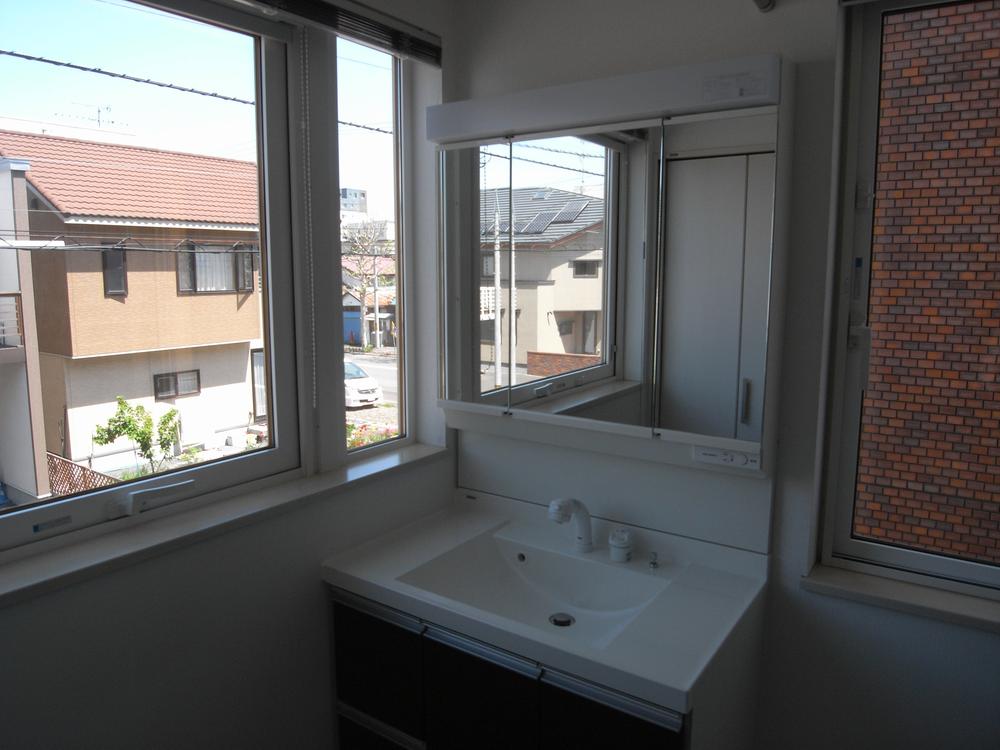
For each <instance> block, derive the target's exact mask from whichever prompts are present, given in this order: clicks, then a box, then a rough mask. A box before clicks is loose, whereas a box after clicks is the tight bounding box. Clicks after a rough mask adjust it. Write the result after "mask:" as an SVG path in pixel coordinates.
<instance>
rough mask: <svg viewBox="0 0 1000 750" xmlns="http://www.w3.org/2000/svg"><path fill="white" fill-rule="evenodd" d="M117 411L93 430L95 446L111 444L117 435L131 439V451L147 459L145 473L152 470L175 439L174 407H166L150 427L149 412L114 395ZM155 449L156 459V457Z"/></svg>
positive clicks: (156, 467)
mask: <svg viewBox="0 0 1000 750" xmlns="http://www.w3.org/2000/svg"><path fill="white" fill-rule="evenodd" d="M117 401H118V410H117V411H116V412H115V414H114V416H113V417H111V419H109V420H108V423H107V424H106V425H104V426H103V427H102V426H98V427H97V430H96V432H94V442H95V443H97V444H98V445H107V444H108V443H113V442H114V441H115V440H117V439H118V438H120V437H127V438H128V439H129V440H131V441H132V447H133V448H134V449H135V451H136V452H137V453H138V454H139V455H140V456H142V457H143V458H144V459H145V460H146V461H148V462H149V472H150V473H153V472H155V471H156V470H157V469H158V468H159V467H160V465H161V464H162V463H163V461H164V460H165V459H166V457H167V455H168V454H169V453H170V451H171V450H172V449H173V447H174V445H176V444H177V443H178V442H179V441H178V438H177V428H178V424H179V422H180V419H179V416H180V415H179V414H178V413H177V409H170V410H168V411H167V412H166V414H164V415H163V416H162V417H160V419H159V421H158V422H157V423H156V430H155V432H154V430H153V415H152V414H150V413H149V412H148V411H146V409H145V408H144V407H143V406H142V405H140V404H136V405H135V406H131V405H129V403H128V402H127V401H126V400H125V399H124V398H122V397H121V396H119V397H118V399H117ZM157 449H159V453H160V458H159V460H157V459H156V450H157Z"/></svg>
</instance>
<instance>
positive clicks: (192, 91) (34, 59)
mask: <svg viewBox="0 0 1000 750" xmlns="http://www.w3.org/2000/svg"><path fill="white" fill-rule="evenodd" d="M0 55H7V56H8V57H16V58H19V59H21V60H28V61H29V62H40V63H45V64H47V65H55V66H58V67H61V68H70V69H72V70H79V71H82V72H84V73H97V74H98V75H102V76H108V77H109V78H119V79H122V80H125V81H132V82H133V83H144V84H147V85H149V86H159V87H161V88H165V89H172V90H173V91H180V92H182V93H185V94H197V95H198V96H210V97H212V98H213V99H222V100H223V101H227V102H236V103H237V104H248V105H250V106H251V107H252V106H254V105H255V104H256V102H253V101H250V100H248V99H240V98H239V97H236V96H227V95H226V94H217V93H215V92H214V91H202V90H201V89H194V88H190V87H188V86H178V85H177V84H175V83H166V82H164V81H154V80H152V79H150V78H139V77H137V76H131V75H128V74H127V73H114V72H112V71H109V70H102V69H101V68H89V67H87V66H86V65H77V64H76V63H70V62H63V61H61V60H52V59H49V58H47V57H37V56H35V55H26V54H24V53H23V52H14V51H12V50H5V49H0ZM11 119H17V118H11ZM53 124H55V123H53ZM337 124H339V125H345V126H347V127H351V128H358V129H360V130H370V131H371V132H373V133H384V134H386V135H392V131H391V130H385V129H384V128H376V127H374V126H372V125H362V124H361V123H357V122H347V121H346V120H337Z"/></svg>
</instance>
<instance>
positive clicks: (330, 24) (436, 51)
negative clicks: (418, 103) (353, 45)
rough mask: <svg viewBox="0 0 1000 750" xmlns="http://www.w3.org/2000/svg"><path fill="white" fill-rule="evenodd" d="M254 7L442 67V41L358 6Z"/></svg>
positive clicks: (262, 1) (304, 1)
mask: <svg viewBox="0 0 1000 750" xmlns="http://www.w3.org/2000/svg"><path fill="white" fill-rule="evenodd" d="M254 4H257V5H263V6H268V7H271V8H276V9H278V10H281V11H284V12H286V13H291V14H293V15H296V16H299V17H300V18H304V19H306V20H308V21H312V22H313V23H316V24H319V25H321V26H325V27H326V28H329V29H332V30H333V31H335V32H337V33H338V34H343V35H344V36H347V37H350V38H352V39H355V40H356V41H359V42H364V43H365V44H371V45H373V46H375V47H380V48H382V49H384V50H386V51H388V52H392V53H393V54H396V55H400V56H402V57H410V58H413V59H415V60H420V61H422V62H426V63H431V64H433V65H437V66H440V65H441V39H440V38H439V37H438V36H437V35H435V34H432V33H430V32H429V31H425V30H424V29H420V28H418V27H416V26H413V25H411V24H408V23H406V22H405V21H401V20H399V19H398V18H393V17H392V16H388V15H386V14H384V13H379V12H378V11H376V10H372V9H370V8H366V7H365V6H363V5H359V4H357V3H352V2H347V1H346V0H342V1H341V2H338V3H337V4H333V3H328V2H324V1H323V0H254Z"/></svg>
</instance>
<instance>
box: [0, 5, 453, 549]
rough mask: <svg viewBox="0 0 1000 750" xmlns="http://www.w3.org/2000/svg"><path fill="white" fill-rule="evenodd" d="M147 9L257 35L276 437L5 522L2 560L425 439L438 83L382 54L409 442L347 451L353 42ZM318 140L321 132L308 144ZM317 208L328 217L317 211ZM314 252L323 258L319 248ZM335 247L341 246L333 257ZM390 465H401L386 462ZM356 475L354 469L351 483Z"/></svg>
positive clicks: (278, 26) (320, 30) (313, 31)
mask: <svg viewBox="0 0 1000 750" xmlns="http://www.w3.org/2000/svg"><path fill="white" fill-rule="evenodd" d="M141 2H143V3H144V4H147V5H150V6H152V7H155V8H158V9H160V10H163V11H165V12H169V13H175V14H177V15H179V16H185V17H189V18H191V19H193V20H198V21H204V22H206V23H210V24H214V25H216V26H219V27H222V28H229V29H231V30H233V31H237V32H244V33H248V34H251V35H255V36H256V37H257V41H256V50H257V56H256V92H255V93H256V97H255V98H256V101H258V102H260V103H261V105H260V106H258V108H257V113H256V117H257V125H258V136H259V138H260V156H261V158H260V163H259V170H258V179H259V188H260V189H259V196H260V201H261V206H262V214H261V223H260V229H259V236H260V238H261V239H260V244H259V246H258V248H259V250H258V251H257V252H256V254H257V258H258V260H257V263H256V271H257V278H256V283H257V288H258V291H261V290H262V289H263V287H265V286H266V287H267V288H268V290H269V293H268V295H266V296H264V297H262V303H261V304H262V318H263V326H264V330H265V332H266V338H267V342H268V345H269V348H270V352H269V353H270V357H268V358H267V359H266V361H265V377H266V379H267V383H268V403H267V414H268V416H267V420H268V424H269V425H270V427H271V434H272V436H274V438H275V442H274V443H272V445H270V446H268V447H265V448H258V449H256V450H254V451H252V452H250V453H248V454H242V455H239V456H235V457H228V458H223V459H219V460H216V461H212V462H208V463H205V464H199V465H197V466H193V467H189V468H179V469H175V470H172V471H170V472H165V473H163V474H159V475H155V476H152V477H148V478H145V479H140V480H135V481H131V482H128V483H123V484H122V485H116V486H113V487H109V488H105V489H103V490H97V491H93V492H89V493H81V494H79V495H74V496H70V497H68V498H63V499H59V500H55V501H51V502H46V503H40V504H37V505H28V506H24V507H23V508H21V509H19V510H17V511H13V512H10V513H7V514H3V515H0V563H3V562H6V561H11V560H17V559H21V558H23V557H26V556H28V555H33V554H36V553H37V552H39V551H40V552H46V551H49V550H54V549H59V548H61V547H63V546H65V545H70V544H74V543H76V542H78V541H81V540H85V539H91V538H93V537H96V536H99V535H103V534H106V533H108V532H113V531H119V530H121V531H127V530H129V529H131V528H132V527H134V526H136V525H139V524H142V523H144V522H145V521H147V520H154V519H157V518H161V517H163V516H165V515H172V514H178V513H186V512H188V511H192V510H197V509H200V508H203V507H204V506H206V505H210V504H212V503H217V502H219V501H221V500H225V499H228V498H233V497H237V496H243V495H245V494H246V493H247V492H252V491H254V490H256V489H258V488H264V487H271V486H274V485H276V484H278V483H287V482H289V481H291V480H295V479H298V478H301V477H311V476H315V475H317V474H320V473H322V472H329V471H333V472H334V473H332V474H328V475H327V476H328V480H324V481H329V482H330V483H331V486H335V485H338V484H343V483H344V482H345V477H346V481H347V482H351V481H353V480H354V478H361V477H364V476H370V475H372V474H373V473H379V472H381V471H383V470H392V469H393V468H394V467H395V466H397V465H398V464H399V462H400V461H404V462H405V461H407V460H411V459H412V458H413V454H410V453H407V452H404V451H407V450H408V449H409V448H410V446H413V445H414V444H415V443H416V437H415V435H414V434H413V432H412V430H411V428H410V425H413V424H414V419H413V404H412V403H411V399H410V398H409V395H410V393H412V390H413V385H414V383H413V381H414V377H415V374H414V373H415V366H414V365H415V363H414V356H415V355H414V347H412V346H410V345H409V344H410V336H411V335H412V334H411V332H410V330H409V321H411V320H413V319H414V312H415V310H414V309H413V305H414V303H413V300H411V299H410V295H408V294H406V289H408V288H409V284H410V283H411V273H413V271H412V269H414V268H415V266H414V264H413V263H412V262H411V255H412V253H413V248H414V246H415V245H416V242H415V236H416V235H415V229H414V226H415V225H417V224H418V222H414V221H412V216H413V214H415V213H416V211H417V210H418V209H421V210H422V209H426V208H427V206H426V205H425V204H426V201H423V200H422V199H421V198H420V197H419V193H420V191H418V190H416V186H415V184H414V183H413V177H412V175H411V173H410V170H411V169H413V168H415V167H417V166H418V162H419V164H420V165H421V166H427V164H426V161H425V160H423V154H421V153H419V152H420V151H421V150H422V149H423V148H424V147H425V145H426V144H425V143H424V142H423V140H422V138H421V136H420V134H421V133H422V132H423V105H424V104H426V103H429V101H428V97H430V96H436V93H435V90H436V87H437V84H436V83H433V82H432V81H431V79H430V78H428V77H427V73H426V72H424V71H423V70H418V69H417V63H416V62H414V60H411V59H409V58H407V57H406V56H404V55H403V54H402V53H400V52H399V51H392V50H389V49H385V51H386V52H387V53H388V54H390V55H391V56H392V59H393V92H392V96H393V102H394V119H395V127H394V136H393V138H394V148H395V153H396V157H395V162H396V164H395V181H394V193H395V196H394V197H395V203H396V217H397V221H396V225H395V226H396V248H397V310H399V311H400V315H399V320H398V325H397V330H396V336H397V348H398V361H399V363H400V369H399V381H400V382H399V408H400V428H401V435H400V437H398V438H394V439H391V440H387V441H384V442H381V443H377V444H374V445H370V446H365V447H363V448H359V449H355V450H351V451H348V448H347V445H346V427H345V408H344V392H343V389H340V388H332V389H331V388H325V387H322V384H323V383H328V382H331V380H332V379H342V378H343V374H342V373H343V362H344V348H343V328H342V306H341V304H340V303H341V300H340V297H339V295H330V294H326V293H323V291H317V290H324V291H325V290H327V289H329V287H330V285H331V284H332V285H334V286H335V285H336V284H337V283H339V281H340V260H341V255H340V252H339V242H340V237H339V232H338V231H337V226H336V222H335V221H334V222H331V221H329V217H330V216H338V215H339V205H340V203H339V201H340V188H339V180H338V170H337V151H338V148H339V146H338V144H337V141H336V139H331V138H327V137H325V136H326V135H327V134H329V133H331V132H335V131H336V127H337V124H336V123H337V97H336V96H331V95H330V87H331V84H332V85H333V86H334V90H336V63H337V59H336V42H335V39H336V38H337V37H338V36H343V37H344V38H348V39H350V37H349V36H347V35H339V34H335V32H334V31H333V30H331V29H328V28H325V27H324V26H323V25H316V24H313V23H311V22H310V21H308V20H307V19H303V18H300V17H297V16H294V15H289V14H286V13H285V12H284V11H279V12H278V14H277V15H276V16H275V15H274V14H272V13H271V12H269V11H261V12H260V13H259V15H258V14H255V12H254V11H253V10H247V9H246V8H241V9H235V8H231V7H226V6H223V5H218V4H216V3H214V2H209V0H141ZM421 67H424V66H423V65H422V66H421ZM310 133H312V134H317V135H318V136H319V137H316V136H314V137H313V138H310ZM422 160H423V161H422ZM312 205H317V206H329V207H330V208H329V210H320V211H316V212H315V213H314V212H312V211H311V210H310V206H312ZM421 228H422V224H420V225H417V230H421ZM314 247H315V248H318V249H319V250H317V251H316V252H315V253H314V252H313V248H314ZM327 248H334V250H335V251H334V252H326V251H325V249H327ZM178 292H179V290H178ZM223 293H227V294H228V293H230V292H223ZM188 294H192V292H188ZM193 294H198V292H193ZM318 342H319V343H318ZM277 363H281V364H280V367H279V366H278V364H277ZM248 364H250V362H249V361H248ZM275 443H276V444H275ZM383 456H386V457H389V456H392V457H398V458H394V460H391V461H388V462H385V461H383V460H382V457H383ZM373 459H374V461H375V462H374V463H373ZM246 461H251V462H253V466H254V467H255V468H254V469H253V470H252V471H249V472H248V471H246V468H249V467H247V466H246V463H245V462H246ZM345 469H348V470H349V471H348V473H347V474H346V475H344V474H343V472H344V470H345ZM355 469H356V471H355ZM140 498H141V500H140ZM140 511H141V513H140ZM213 512H214V511H213Z"/></svg>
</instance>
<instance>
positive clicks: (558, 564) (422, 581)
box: [396, 524, 668, 648]
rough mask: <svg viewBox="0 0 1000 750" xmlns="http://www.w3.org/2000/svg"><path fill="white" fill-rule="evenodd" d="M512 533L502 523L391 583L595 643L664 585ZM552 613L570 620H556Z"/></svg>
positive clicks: (609, 637)
mask: <svg viewBox="0 0 1000 750" xmlns="http://www.w3.org/2000/svg"><path fill="white" fill-rule="evenodd" d="M517 536H518V535H517V534H516V530H515V529H513V528H512V527H511V526H510V525H509V524H503V525H501V526H500V527H498V528H494V529H491V530H489V531H487V532H485V533H482V534H480V535H478V536H475V537H473V538H472V539H470V540H469V541H467V542H465V543H463V544H460V545H458V546H457V547H454V548H452V549H450V550H448V551H447V552H445V553H443V554H441V555H439V556H437V557H435V558H433V559H432V560H430V561H428V562H426V563H424V564H422V565H420V566H418V567H416V568H414V569H412V570H410V571H409V572H407V573H405V574H403V575H401V576H399V577H398V578H397V579H396V580H398V581H399V582H400V583H404V584H407V585H409V586H413V587H415V588H418V589H421V590H423V591H426V592H429V593H431V594H434V595H437V596H439V597H444V598H446V599H451V600H453V601H456V602H461V603H462V604H465V605H468V606H471V607H476V608H477V609H481V610H485V611H487V612H491V613H493V614H495V615H499V616H501V617H506V618H509V619H511V620H515V621H517V622H520V623H523V624H525V625H529V626H531V627H535V628H539V629H541V630H545V631H548V632H550V633H551V634H553V635H559V636H565V637H566V638H567V639H570V640H574V641H583V642H586V643H588V644H589V645H591V646H593V647H595V648H604V647H606V646H607V645H608V644H610V643H611V642H612V641H613V640H614V639H615V638H616V637H617V636H618V635H619V634H620V633H621V632H622V630H624V629H625V627H626V626H627V625H628V624H629V623H630V622H632V620H633V619H635V617H636V616H638V614H639V613H640V612H642V610H643V609H644V608H645V607H646V606H647V605H648V604H649V603H650V602H652V601H653V600H654V599H655V598H656V597H657V596H658V595H659V594H660V593H661V592H662V591H663V590H664V589H665V588H666V587H667V584H668V581H667V580H666V579H665V578H663V577H661V576H657V575H653V574H645V573H642V572H638V571H636V570H634V569H629V568H627V567H625V566H623V565H620V564H616V563H611V562H609V561H608V558H607V555H606V552H604V553H602V551H600V550H597V551H595V552H591V553H588V554H579V553H575V552H573V551H571V550H569V549H567V550H566V551H560V550H553V549H548V548H545V547H541V546H536V545H532V544H529V543H527V542H525V541H523V540H519V539H518V538H517ZM567 546H568V540H567ZM553 615H569V616H570V617H571V618H572V620H573V622H572V624H570V625H557V624H555V623H554V622H552V621H551V620H550V617H552V616H553ZM555 619H556V620H557V621H565V619H568V618H561V617H557V618H555Z"/></svg>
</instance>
